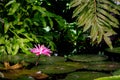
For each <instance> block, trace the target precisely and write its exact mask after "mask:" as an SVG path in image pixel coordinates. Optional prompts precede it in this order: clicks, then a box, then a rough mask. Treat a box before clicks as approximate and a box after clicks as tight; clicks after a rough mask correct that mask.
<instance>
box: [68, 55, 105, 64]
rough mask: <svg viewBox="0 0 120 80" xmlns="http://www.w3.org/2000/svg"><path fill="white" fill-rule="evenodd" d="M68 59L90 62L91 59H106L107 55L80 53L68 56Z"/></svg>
mask: <svg viewBox="0 0 120 80" xmlns="http://www.w3.org/2000/svg"><path fill="white" fill-rule="evenodd" d="M68 59H69V60H72V61H80V62H91V61H103V60H106V59H107V57H106V56H101V55H94V54H82V55H74V56H69V57H68Z"/></svg>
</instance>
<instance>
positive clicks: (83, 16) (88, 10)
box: [71, 0, 120, 48]
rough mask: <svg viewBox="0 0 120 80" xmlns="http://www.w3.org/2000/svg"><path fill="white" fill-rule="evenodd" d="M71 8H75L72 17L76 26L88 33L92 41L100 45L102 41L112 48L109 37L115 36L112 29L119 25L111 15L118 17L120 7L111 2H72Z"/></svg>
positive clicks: (85, 0) (81, 0) (99, 0)
mask: <svg viewBox="0 0 120 80" xmlns="http://www.w3.org/2000/svg"><path fill="white" fill-rule="evenodd" d="M118 2H119V0H118ZM71 7H75V10H74V12H73V17H77V22H78V26H79V27H83V31H88V30H89V31H90V38H91V39H92V41H93V42H97V43H100V42H101V41H102V39H104V41H105V42H106V43H107V45H108V46H109V47H110V48H112V42H111V40H110V36H111V35H114V34H116V32H115V31H114V30H113V28H118V25H119V21H118V20H117V18H115V16H113V15H112V14H117V15H120V13H119V11H120V6H119V5H117V4H115V2H114V1H113V0H72V2H71Z"/></svg>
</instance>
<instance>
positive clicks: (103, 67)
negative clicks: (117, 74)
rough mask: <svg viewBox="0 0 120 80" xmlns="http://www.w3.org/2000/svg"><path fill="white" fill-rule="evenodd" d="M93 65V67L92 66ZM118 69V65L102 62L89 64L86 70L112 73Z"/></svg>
mask: <svg viewBox="0 0 120 80" xmlns="http://www.w3.org/2000/svg"><path fill="white" fill-rule="evenodd" d="M93 65H94V66H93ZM119 68H120V63H118V62H111V61H106V62H105V61H104V62H89V63H88V67H87V68H86V69H88V70H96V71H114V70H117V69H119Z"/></svg>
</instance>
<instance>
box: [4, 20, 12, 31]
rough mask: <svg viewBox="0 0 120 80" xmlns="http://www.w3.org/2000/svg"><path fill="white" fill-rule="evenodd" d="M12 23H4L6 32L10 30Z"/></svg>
mask: <svg viewBox="0 0 120 80" xmlns="http://www.w3.org/2000/svg"><path fill="white" fill-rule="evenodd" d="M11 25H12V23H11V22H9V23H8V22H7V21H5V24H4V33H7V31H8V30H9V28H10V26H11Z"/></svg>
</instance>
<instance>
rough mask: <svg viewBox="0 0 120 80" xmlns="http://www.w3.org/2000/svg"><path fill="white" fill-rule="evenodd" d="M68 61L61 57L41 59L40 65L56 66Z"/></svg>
mask: <svg viewBox="0 0 120 80" xmlns="http://www.w3.org/2000/svg"><path fill="white" fill-rule="evenodd" d="M65 61H66V59H65V58H64V57H61V56H51V57H46V56H44V57H40V60H39V64H40V65H46V64H49V65H50V64H55V63H58V62H65Z"/></svg>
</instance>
